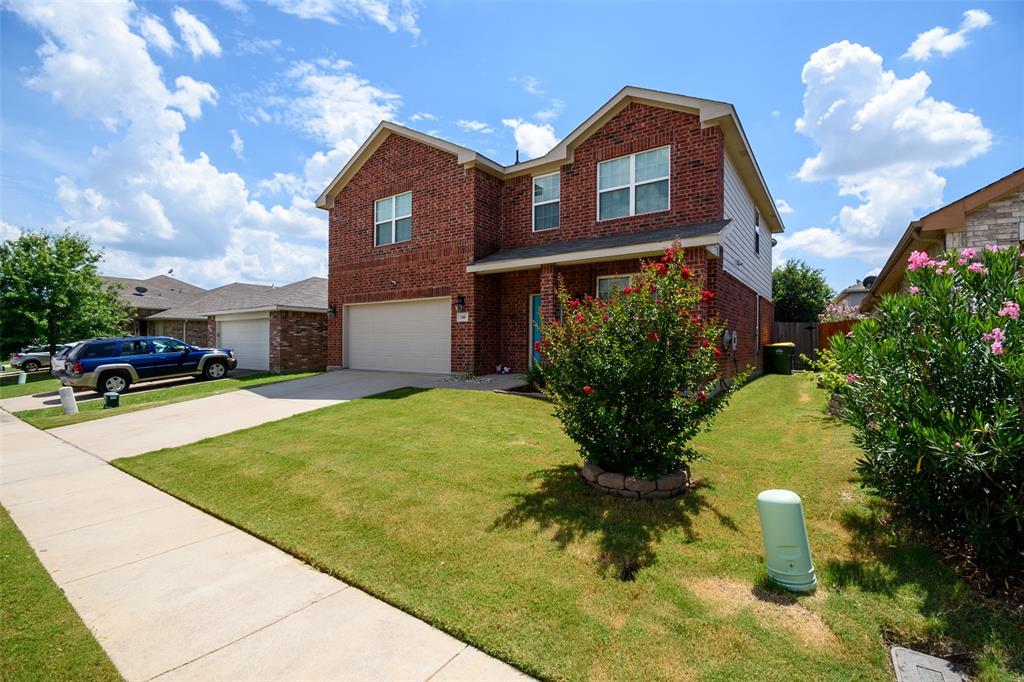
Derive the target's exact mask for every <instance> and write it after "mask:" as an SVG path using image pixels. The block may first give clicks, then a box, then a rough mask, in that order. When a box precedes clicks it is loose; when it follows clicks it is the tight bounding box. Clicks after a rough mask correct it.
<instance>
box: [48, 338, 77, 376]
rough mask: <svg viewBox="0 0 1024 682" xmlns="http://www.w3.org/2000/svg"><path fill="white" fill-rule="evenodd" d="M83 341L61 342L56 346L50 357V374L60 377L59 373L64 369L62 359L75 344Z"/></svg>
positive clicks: (65, 357)
mask: <svg viewBox="0 0 1024 682" xmlns="http://www.w3.org/2000/svg"><path fill="white" fill-rule="evenodd" d="M80 343H85V341H75V342H74V343H62V344H61V345H60V346H58V347H57V352H56V353H54V354H53V356H52V357H51V358H50V374H52V375H53V376H55V377H60V373H61V372H63V371H64V361H65V360H66V359H67V357H68V353H70V352H71V351H72V350H74V348H75V346H77V345H78V344H80Z"/></svg>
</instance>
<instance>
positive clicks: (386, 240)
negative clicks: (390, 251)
mask: <svg viewBox="0 0 1024 682" xmlns="http://www.w3.org/2000/svg"><path fill="white" fill-rule="evenodd" d="M376 239H377V246H383V245H384V244H390V243H391V223H390V222H386V223H378V225H377V236H376Z"/></svg>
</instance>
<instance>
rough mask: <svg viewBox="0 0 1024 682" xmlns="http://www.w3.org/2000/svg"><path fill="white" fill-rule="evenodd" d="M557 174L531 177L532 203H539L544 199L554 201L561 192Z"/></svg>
mask: <svg viewBox="0 0 1024 682" xmlns="http://www.w3.org/2000/svg"><path fill="white" fill-rule="evenodd" d="M560 184H561V183H560V182H559V177H558V174H557V173H555V174H553V175H545V176H543V177H540V178H534V179H533V203H535V204H540V203H543V202H545V201H554V200H555V199H558V198H559V197H560V194H561V188H560Z"/></svg>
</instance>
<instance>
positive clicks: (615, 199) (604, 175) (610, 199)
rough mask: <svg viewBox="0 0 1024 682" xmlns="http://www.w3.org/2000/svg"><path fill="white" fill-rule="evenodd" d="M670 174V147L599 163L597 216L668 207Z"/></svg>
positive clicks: (607, 216)
mask: <svg viewBox="0 0 1024 682" xmlns="http://www.w3.org/2000/svg"><path fill="white" fill-rule="evenodd" d="M668 175H669V148H668V147H660V148H659V149H652V150H650V151H646V152H640V153H639V154H631V155H629V156H623V157H620V158H618V159H612V160H610V161H602V162H601V163H599V164H597V218H598V220H611V219H612V218H622V217H625V216H631V215H642V214H644V213H655V212H657V211H667V210H668Z"/></svg>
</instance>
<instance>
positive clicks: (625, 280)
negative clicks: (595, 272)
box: [597, 273, 636, 301]
mask: <svg viewBox="0 0 1024 682" xmlns="http://www.w3.org/2000/svg"><path fill="white" fill-rule="evenodd" d="M635 276H636V273H632V274H628V275H602V276H601V277H598V278H597V297H598V298H600V299H602V300H604V301H608V300H610V299H611V297H612V294H615V293H621V292H622V290H623V289H625V288H626V287H628V286H629V285H630V282H632V281H633V278H634V277H635Z"/></svg>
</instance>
